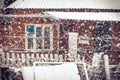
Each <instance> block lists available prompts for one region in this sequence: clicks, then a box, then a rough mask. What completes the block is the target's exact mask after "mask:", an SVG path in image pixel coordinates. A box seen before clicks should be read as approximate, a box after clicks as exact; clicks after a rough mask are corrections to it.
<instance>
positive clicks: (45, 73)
mask: <svg viewBox="0 0 120 80" xmlns="http://www.w3.org/2000/svg"><path fill="white" fill-rule="evenodd" d="M22 73H23V78H24V80H80V75H78V73H79V72H78V69H77V65H76V64H73V63H66V64H62V65H56V66H40V67H34V68H33V67H23V68H22Z"/></svg>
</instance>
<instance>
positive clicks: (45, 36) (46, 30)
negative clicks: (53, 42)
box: [44, 27, 50, 49]
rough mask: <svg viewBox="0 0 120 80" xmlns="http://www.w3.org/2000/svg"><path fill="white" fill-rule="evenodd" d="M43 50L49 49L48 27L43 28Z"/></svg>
mask: <svg viewBox="0 0 120 80" xmlns="http://www.w3.org/2000/svg"><path fill="white" fill-rule="evenodd" d="M44 48H45V49H50V27H45V28H44Z"/></svg>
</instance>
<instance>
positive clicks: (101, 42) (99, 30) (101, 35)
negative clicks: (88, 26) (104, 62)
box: [93, 22, 112, 52]
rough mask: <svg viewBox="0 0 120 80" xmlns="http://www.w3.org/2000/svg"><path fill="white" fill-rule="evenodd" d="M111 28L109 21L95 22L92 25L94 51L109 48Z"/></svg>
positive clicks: (107, 49)
mask: <svg viewBox="0 0 120 80" xmlns="http://www.w3.org/2000/svg"><path fill="white" fill-rule="evenodd" d="M111 30H112V28H111V24H110V22H96V23H95V26H94V35H93V36H94V51H95V52H104V51H109V50H111V45H112V42H111V37H112V31H111Z"/></svg>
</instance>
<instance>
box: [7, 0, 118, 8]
mask: <svg viewBox="0 0 120 80" xmlns="http://www.w3.org/2000/svg"><path fill="white" fill-rule="evenodd" d="M7 8H13V9H19V8H20V9H21V8H22V9H26V8H42V9H63V8H71V9H72V8H75V9H80V8H85V9H86V8H88V9H120V0H17V1H15V2H14V3H12V4H11V5H10V6H8V7H7Z"/></svg>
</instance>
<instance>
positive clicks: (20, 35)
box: [0, 10, 120, 64]
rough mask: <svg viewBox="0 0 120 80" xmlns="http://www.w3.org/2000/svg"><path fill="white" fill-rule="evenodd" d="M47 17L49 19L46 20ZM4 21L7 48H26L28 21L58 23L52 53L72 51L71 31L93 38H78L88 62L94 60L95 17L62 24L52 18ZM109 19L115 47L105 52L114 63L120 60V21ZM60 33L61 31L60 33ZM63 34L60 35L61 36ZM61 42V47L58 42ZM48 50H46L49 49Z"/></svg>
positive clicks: (0, 31)
mask: <svg viewBox="0 0 120 80" xmlns="http://www.w3.org/2000/svg"><path fill="white" fill-rule="evenodd" d="M39 13H41V10H11V11H9V14H15V15H23V14H24V15H27V14H39ZM44 19H46V20H44ZM1 20H2V21H3V20H4V21H3V23H1V24H0V27H1V28H0V36H1V38H0V44H1V46H3V47H4V49H5V51H8V52H9V50H11V49H15V50H22V51H24V49H25V24H43V23H44V24H54V27H53V36H54V40H53V45H54V50H53V51H52V53H58V52H59V53H58V54H62V55H65V54H67V53H68V32H77V33H78V37H80V36H84V35H87V36H88V37H89V44H81V43H79V40H78V49H79V50H78V54H80V55H84V56H85V59H86V61H91V58H92V56H93V53H94V50H93V49H94V46H93V45H94V37H93V35H94V25H95V23H96V22H105V21H92V20H61V22H60V25H59V24H57V25H56V23H55V22H54V21H52V19H48V18H36V17H34V18H33V17H17V18H15V17H1ZM106 22H109V23H110V25H111V28H112V46H111V49H110V50H109V51H105V52H104V53H105V54H108V55H109V58H110V63H111V64H112V63H114V64H117V63H118V62H119V60H120V45H119V44H120V39H119V38H120V22H117V21H106ZM58 33H59V34H58ZM58 35H59V37H58ZM58 43H59V46H58V45H57V44H58ZM45 53H46V52H45Z"/></svg>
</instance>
